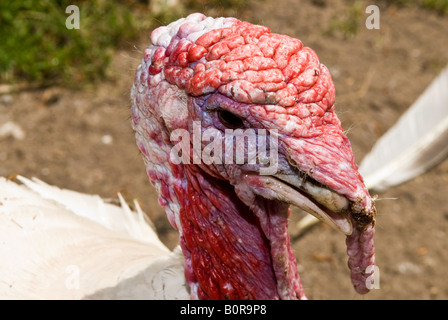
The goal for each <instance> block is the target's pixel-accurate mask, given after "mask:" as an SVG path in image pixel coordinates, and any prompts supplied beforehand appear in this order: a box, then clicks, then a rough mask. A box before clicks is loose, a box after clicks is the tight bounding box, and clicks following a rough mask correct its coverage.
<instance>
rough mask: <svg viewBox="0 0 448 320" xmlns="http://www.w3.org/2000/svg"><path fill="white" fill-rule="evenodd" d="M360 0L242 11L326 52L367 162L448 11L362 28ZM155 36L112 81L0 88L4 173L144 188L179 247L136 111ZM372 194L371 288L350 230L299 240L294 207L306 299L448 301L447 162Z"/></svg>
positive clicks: (279, 3) (275, 1) (384, 11)
mask: <svg viewBox="0 0 448 320" xmlns="http://www.w3.org/2000/svg"><path fill="white" fill-rule="evenodd" d="M355 4H356V5H358V6H359V8H357V9H356V8H355V7H354V2H353V1H343V0H336V1H325V0H319V1H317V0H302V1H296V0H264V1H255V0H253V1H251V2H250V3H249V6H248V7H247V8H245V9H241V10H240V11H238V12H235V15H236V16H237V17H238V18H239V19H242V20H247V21H250V22H253V23H258V24H263V25H266V26H268V27H270V28H271V30H272V32H276V33H283V34H288V35H290V36H293V37H297V38H299V39H301V40H302V42H303V43H304V45H306V46H309V47H311V48H313V49H314V50H315V51H316V52H317V54H318V56H319V58H320V60H321V62H322V63H324V64H325V65H327V66H328V67H329V69H330V71H331V73H332V76H333V80H334V82H335V86H336V103H337V106H336V110H337V113H338V115H339V117H340V119H341V121H342V124H343V127H344V129H345V130H346V131H347V132H348V136H349V138H350V140H351V143H352V147H353V150H354V153H355V156H356V159H357V161H358V162H360V160H362V158H363V157H364V155H365V154H366V153H367V152H368V151H369V150H370V149H371V148H372V146H373V145H374V143H375V141H376V140H377V139H378V138H379V137H380V136H381V135H382V134H383V133H384V132H385V131H386V130H387V129H388V128H389V127H390V126H391V125H393V124H394V123H395V121H396V120H397V119H398V118H399V116H400V115H401V114H402V113H403V112H404V111H405V110H406V109H407V108H408V107H409V106H410V105H411V104H412V102H413V101H415V99H417V97H418V96H419V95H420V93H422V92H423V90H424V89H425V88H426V87H427V86H428V85H429V83H430V82H431V81H432V79H433V78H434V77H435V76H436V75H437V74H438V72H440V71H441V69H442V68H443V67H444V66H445V65H446V64H447V63H448V42H447V40H448V39H447V33H446V30H448V19H447V18H446V16H442V15H440V14H438V13H436V12H433V11H429V10H425V9H418V8H414V7H406V6H405V7H397V6H394V5H386V2H378V3H377V4H378V6H379V8H380V14H381V15H380V18H381V20H380V29H379V30H368V29H367V28H366V27H365V26H364V25H363V24H361V25H359V26H358V28H357V29H356V30H355V31H357V33H356V34H352V33H351V31H350V30H351V29H350V28H351V27H352V26H351V25H350V24H349V23H348V22H347V21H349V19H350V17H351V16H350V15H351V14H354V15H356V14H357V15H358V16H359V15H360V14H361V15H362V17H363V18H362V19H364V17H365V18H367V16H368V14H366V13H365V7H366V5H368V4H371V3H367V2H362V1H358V2H355ZM353 8H355V9H356V10H355V11H353V10H354V9H353ZM351 10H352V11H351ZM360 10H361V11H360ZM350 12H351V13H350ZM205 13H206V14H211V15H212V14H214V12H213V10H211V11H210V12H205ZM341 21H342V22H341ZM166 22H169V21H166ZM344 22H345V23H344ZM148 44H149V32H148V34H145V35H142V40H141V41H140V42H139V43H135V44H130V45H129V48H128V50H125V51H122V52H118V53H117V55H116V57H115V59H114V62H113V63H114V72H115V78H114V80H111V81H108V82H104V83H100V84H98V85H95V86H93V87H90V88H86V89H85V90H83V91H71V90H67V89H62V88H48V89H43V90H39V89H37V90H29V91H23V92H20V93H14V94H4V95H1V96H0V126H2V125H4V124H5V123H8V122H9V125H8V126H9V130H8V132H9V134H6V133H5V132H3V133H2V134H1V135H0V176H9V175H11V174H14V173H19V174H22V175H25V176H28V177H31V176H35V177H38V178H40V179H42V180H44V181H46V182H48V183H50V184H55V185H58V186H60V187H63V188H70V189H74V190H77V191H80V192H85V193H96V194H99V195H101V196H103V197H106V198H115V197H116V193H117V191H121V192H124V193H125V195H127V196H128V197H129V198H132V197H136V198H138V199H139V201H140V202H141V203H142V205H143V208H144V210H145V211H146V212H147V213H148V215H149V216H150V217H151V218H152V219H153V221H154V222H155V224H156V227H157V229H158V231H159V234H160V237H161V239H162V240H163V241H164V242H165V243H166V244H167V245H168V246H169V247H171V248H172V247H174V246H175V244H176V242H177V232H176V231H174V230H173V229H172V228H171V226H170V225H169V224H168V222H167V219H166V217H165V213H164V211H163V210H162V209H161V208H160V207H159V205H158V203H157V196H156V194H155V191H154V189H153V188H152V186H151V185H150V183H149V181H148V179H147V177H146V174H145V169H144V165H143V161H142V159H141V157H140V155H139V152H138V149H137V148H136V146H135V141H134V137H133V132H132V130H131V127H130V119H129V115H130V112H129V106H130V100H129V90H130V88H131V86H132V81H133V73H134V70H135V68H136V67H137V65H138V64H139V61H140V59H141V56H142V52H143V50H144V48H145V47H146V46H147V45H148ZM134 45H135V47H136V48H138V49H135V48H134ZM447 90H448V88H447ZM371 193H372V194H378V197H379V199H378V201H377V211H378V216H377V228H376V253H377V255H376V259H377V265H378V268H379V271H380V278H379V279H380V282H379V286H380V287H379V288H378V289H375V290H372V291H371V292H370V293H369V294H367V295H364V296H360V295H358V294H356V293H355V292H354V290H353V288H352V286H351V283H350V278H349V271H348V267H347V265H346V263H347V256H346V253H345V250H346V247H345V239H344V236H342V235H341V234H338V233H337V232H336V231H333V230H332V229H330V228H329V227H326V226H324V225H321V224H320V225H317V226H316V227H314V228H312V229H311V230H310V231H309V232H307V233H306V234H304V235H302V236H301V237H295V235H296V234H297V230H296V226H295V225H296V222H297V221H298V219H299V217H300V215H299V214H298V213H297V212H296V211H293V213H292V216H291V222H290V229H291V230H290V233H291V235H292V243H293V249H294V250H295V252H296V256H297V258H298V264H299V273H300V275H301V278H302V283H303V285H304V287H305V290H306V292H307V295H308V297H309V298H311V299H349V300H350V299H447V298H448V281H447V277H446V273H447V271H448V268H447V266H448V242H447V239H446V238H447V236H448V234H447V233H448V196H447V195H448V160H444V161H443V162H442V163H440V164H438V165H437V166H436V167H434V168H433V169H432V170H431V171H430V172H428V173H425V174H423V175H421V176H419V177H417V178H416V179H414V180H412V181H409V182H406V183H404V184H402V185H399V186H397V187H394V188H390V189H389V190H387V191H384V192H375V191H372V192H371Z"/></svg>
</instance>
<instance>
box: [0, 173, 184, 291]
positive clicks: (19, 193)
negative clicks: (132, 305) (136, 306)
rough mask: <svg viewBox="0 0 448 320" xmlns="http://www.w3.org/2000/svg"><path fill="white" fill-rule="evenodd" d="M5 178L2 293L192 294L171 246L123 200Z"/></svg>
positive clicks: (0, 184)
mask: <svg viewBox="0 0 448 320" xmlns="http://www.w3.org/2000/svg"><path fill="white" fill-rule="evenodd" d="M18 179H19V180H20V181H22V182H23V183H24V184H25V185H18V184H16V183H14V182H12V181H8V180H6V179H4V178H1V177H0V257H1V261H2V262H1V263H0V275H1V277H0V298H1V299H81V298H84V299H98V298H105V299H120V298H125V299H188V298H189V293H188V289H187V286H186V284H185V278H184V274H183V256H182V254H181V252H180V250H179V249H177V250H174V251H173V252H170V251H169V250H168V249H167V248H166V247H165V246H164V245H163V244H162V243H161V242H160V240H159V239H158V238H157V235H156V234H155V233H154V231H153V229H152V228H151V226H150V225H149V224H147V223H146V222H145V220H144V219H143V213H142V212H141V210H140V211H139V213H134V212H132V211H131V210H130V208H129V207H128V206H127V205H126V203H125V202H124V200H123V199H122V197H121V196H119V197H120V201H121V205H122V207H118V206H115V205H112V204H109V203H106V202H104V201H103V200H102V199H101V198H100V197H98V196H90V195H85V194H81V193H77V192H74V191H69V190H61V189H59V188H56V187H53V186H49V185H47V184H45V183H43V182H42V181H39V180H37V179H35V180H34V181H31V180H29V179H26V178H23V177H19V178H18Z"/></svg>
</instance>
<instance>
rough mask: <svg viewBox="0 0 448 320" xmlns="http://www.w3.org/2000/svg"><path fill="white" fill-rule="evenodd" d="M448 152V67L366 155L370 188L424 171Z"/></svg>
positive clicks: (365, 171) (365, 172)
mask: <svg viewBox="0 0 448 320" xmlns="http://www.w3.org/2000/svg"><path fill="white" fill-rule="evenodd" d="M447 153H448V67H446V68H445V69H444V70H443V71H442V73H441V74H440V75H439V76H438V77H437V78H436V79H435V80H434V81H433V82H432V83H431V85H430V86H429V87H428V88H427V89H426V90H425V91H424V92H423V94H422V95H421V96H420V97H419V98H418V99H417V100H416V101H415V103H414V104H413V105H412V106H411V107H410V108H409V109H408V110H407V111H406V112H405V113H404V114H403V115H402V116H401V117H400V119H399V120H398V121H397V123H396V124H395V125H394V126H393V127H391V128H390V129H389V130H388V131H387V132H386V133H385V134H384V135H383V136H382V137H381V138H380V139H379V140H378V141H377V143H376V144H375V146H374V147H373V148H372V150H371V151H370V153H369V154H367V155H366V156H365V158H364V159H363V160H362V162H361V165H360V167H359V171H360V173H361V174H362V176H363V177H364V180H365V182H366V185H367V187H368V188H371V189H373V188H374V189H377V190H382V189H386V188H387V187H390V186H393V185H397V184H399V183H402V182H404V181H406V180H409V179H412V178H413V177H415V176H417V175H419V174H421V173H422V172H424V171H425V170H427V169H429V168H430V167H432V166H433V165H435V164H436V163H438V162H439V161H441V160H442V159H443V158H444V157H445V156H446V155H447Z"/></svg>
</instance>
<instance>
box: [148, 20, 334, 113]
mask: <svg viewBox="0 0 448 320" xmlns="http://www.w3.org/2000/svg"><path fill="white" fill-rule="evenodd" d="M156 53H157V51H156ZM167 55H168V61H166V64H165V77H166V79H167V80H168V81H169V82H171V83H173V84H176V85H178V86H180V87H181V88H185V90H186V92H187V93H189V94H191V95H193V96H198V95H203V94H208V93H212V92H214V91H216V90H219V92H220V93H222V94H224V95H226V96H228V97H230V98H232V99H234V100H236V101H238V102H243V103H256V104H278V105H281V106H284V107H291V106H294V105H295V104H296V103H297V102H302V103H311V102H322V103H326V104H327V107H329V106H331V105H332V102H333V100H334V98H333V97H332V96H333V95H334V87H333V83H332V81H331V78H330V76H329V73H328V71H327V69H326V68H322V67H321V65H320V63H319V60H318V58H317V55H316V54H315V53H314V51H313V50H311V49H310V48H307V47H303V45H302V42H301V41H300V40H297V39H294V38H291V37H288V36H284V35H279V34H273V33H271V32H270V30H269V29H268V28H266V27H263V26H258V25H253V24H250V23H248V22H237V23H235V25H234V26H232V27H229V28H222V29H215V30H211V31H209V32H207V33H205V34H203V35H202V36H200V37H199V38H198V39H197V40H196V42H195V43H194V44H191V43H189V42H188V41H187V40H185V39H179V38H178V37H177V36H176V37H175V38H173V40H172V41H171V44H170V45H169V46H168V48H167ZM158 61H160V60H159V56H158V55H157V56H156V54H155V57H154V58H153V64H154V65H155V66H154V67H152V68H153V69H154V70H153V69H151V70H150V73H151V74H153V72H155V71H158V70H159V69H158V68H157V67H158V63H157V62H158ZM192 63H195V64H196V65H195V66H194V67H193V66H191V64H192ZM328 79H330V81H328ZM288 83H289V85H288ZM324 109H326V108H324Z"/></svg>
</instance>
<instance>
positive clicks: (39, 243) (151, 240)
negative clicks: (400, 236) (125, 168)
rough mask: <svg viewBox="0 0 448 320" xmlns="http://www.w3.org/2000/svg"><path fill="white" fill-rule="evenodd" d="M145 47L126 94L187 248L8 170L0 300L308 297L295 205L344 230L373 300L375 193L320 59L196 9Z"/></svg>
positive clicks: (262, 31) (354, 270)
mask: <svg viewBox="0 0 448 320" xmlns="http://www.w3.org/2000/svg"><path fill="white" fill-rule="evenodd" d="M151 41H152V45H150V46H149V47H148V48H147V49H146V50H145V51H144V57H143V59H142V62H141V64H140V66H139V67H138V69H137V72H136V75H135V79H134V84H133V87H132V90H131V101H132V106H131V112H132V127H133V128H134V130H135V135H136V140H137V146H138V148H139V149H140V151H141V153H142V155H143V159H144V163H145V165H146V172H147V174H148V177H149V179H150V180H151V182H152V183H153V185H154V186H155V188H156V189H157V191H158V193H159V203H160V205H161V206H162V207H163V208H164V209H165V210H166V213H167V217H168V219H169V221H170V223H171V225H172V226H173V227H174V228H175V229H177V230H178V231H179V248H178V249H176V250H174V251H173V252H170V251H169V250H168V249H167V248H166V247H164V246H163V244H161V243H160V241H159V240H158V239H157V236H156V235H155V234H154V232H153V231H152V229H151V227H149V226H148V224H147V222H145V220H144V218H142V214H141V213H140V215H133V214H132V213H131V212H130V209H129V208H128V207H127V206H126V204H125V203H124V202H123V201H122V209H121V210H118V211H119V212H120V213H117V214H111V215H109V214H108V213H107V214H105V212H106V205H107V203H105V202H103V201H102V200H101V199H99V198H88V197H89V196H87V195H86V196H83V195H80V194H77V195H76V196H75V195H71V194H70V191H67V190H60V189H58V188H55V187H51V186H48V185H46V184H44V183H43V182H40V181H38V180H35V181H31V180H28V179H26V178H23V177H19V178H18V179H19V180H20V181H21V182H22V183H24V184H25V186H19V185H16V184H15V183H14V182H12V181H7V180H5V179H3V180H0V191H1V192H0V195H1V198H0V218H1V219H2V221H1V223H0V228H2V229H1V230H0V231H1V232H0V240H1V241H0V243H1V246H0V255H1V256H2V257H7V259H2V260H3V261H6V262H3V261H2V263H0V271H1V272H0V273H1V274H2V281H1V282H0V296H2V297H8V298H17V297H31V298H52V297H53V298H55V297H57V298H61V297H63V298H123V297H124V298H130V297H134V298H136V297H139V298H152V299H162V298H171V299H173V298H178V299H185V298H191V299H305V298H306V295H305V292H304V289H303V286H302V284H301V281H300V277H299V274H298V272H297V263H296V258H295V255H294V253H293V252H292V249H291V246H290V240H289V235H288V232H287V227H288V217H289V213H290V211H289V206H290V205H294V206H297V207H299V208H301V209H303V210H305V211H306V212H308V213H311V214H312V215H314V216H316V217H317V218H318V219H320V220H322V221H324V222H326V223H328V224H329V225H331V226H332V227H334V228H335V229H337V230H339V231H341V232H342V233H343V234H345V235H346V244H347V254H348V267H349V269H350V272H351V280H352V283H353V286H354V288H355V290H356V291H357V292H358V293H361V294H364V293H367V292H368V291H369V287H370V286H369V285H370V279H371V276H372V274H373V270H374V268H371V267H372V266H374V265H375V258H374V225H375V214H376V210H375V205H374V200H373V199H372V198H371V197H370V195H369V192H368V190H367V188H366V186H365V184H364V181H363V179H362V177H361V175H360V174H359V172H358V166H357V165H356V163H355V160H354V156H353V153H352V150H351V146H350V142H349V140H348V138H347V137H346V135H345V134H344V132H343V130H342V127H341V124H340V121H339V119H338V118H337V116H336V114H335V110H334V101H335V89H334V85H333V82H332V80H331V76H330V74H329V71H328V69H327V68H326V67H325V66H324V65H323V64H321V63H320V62H319V59H318V57H317V55H316V54H315V52H314V51H313V50H311V49H310V48H308V47H305V46H303V45H302V43H301V41H300V40H297V39H294V38H291V37H289V36H285V35H280V34H275V33H271V32H270V30H269V29H268V28H267V27H264V26H259V25H253V24H251V23H248V22H243V21H239V20H237V19H235V18H212V17H206V16H204V15H203V14H199V13H196V14H191V15H189V16H188V17H186V18H182V19H180V20H178V21H175V22H173V23H171V24H169V25H168V26H164V27H160V28H158V29H156V30H154V31H153V32H152V34H151ZM241 137H242V138H241ZM268 154H269V155H268ZM239 155H242V156H241V157H240V158H238V156H239ZM72 196H73V198H72ZM84 197H85V198H84ZM87 199H89V200H87ZM77 208H81V210H80V211H82V213H80V212H77V210H78V209H77ZM44 210H45V211H44ZM98 210H100V211H101V212H103V214H99V215H97V214H95V213H94V212H96V211H98ZM91 211H92V213H90V212H91ZM137 211H138V210H137ZM85 216H88V218H86V217H85ZM112 221H114V222H112ZM117 221H119V223H117ZM137 235H138V236H137ZM47 244H49V245H48V246H47ZM3 275H6V276H5V277H4V276H3ZM71 280H73V282H70V281H71Z"/></svg>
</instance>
